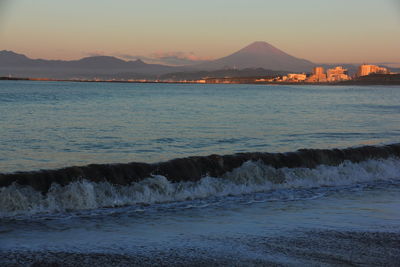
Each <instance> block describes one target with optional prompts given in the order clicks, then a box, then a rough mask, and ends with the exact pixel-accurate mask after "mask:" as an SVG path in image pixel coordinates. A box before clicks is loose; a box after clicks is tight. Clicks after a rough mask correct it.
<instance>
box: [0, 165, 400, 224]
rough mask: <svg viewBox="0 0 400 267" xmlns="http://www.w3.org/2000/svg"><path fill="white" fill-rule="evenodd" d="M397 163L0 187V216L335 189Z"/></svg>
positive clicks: (376, 177) (376, 176)
mask: <svg viewBox="0 0 400 267" xmlns="http://www.w3.org/2000/svg"><path fill="white" fill-rule="evenodd" d="M399 174H400V158H398V157H389V158H386V159H370V160H365V161H362V162H357V163H354V162H351V161H349V160H345V161H343V162H342V163H340V164H339V165H337V166H329V165H318V166H316V167H315V168H306V167H299V168H288V167H283V168H275V167H273V166H271V165H266V164H265V163H264V162H263V161H261V160H258V161H246V162H244V163H243V164H242V165H241V166H240V167H238V168H235V169H233V170H232V171H229V172H227V173H225V174H223V175H221V176H218V177H212V176H210V175H208V176H204V177H203V178H201V179H198V180H196V181H179V182H173V181H170V180H169V179H167V178H166V177H165V176H163V175H153V176H150V177H147V178H145V179H142V180H141V181H137V182H132V183H130V184H127V185H121V184H112V183H110V182H108V181H100V182H94V181H89V180H86V179H80V180H77V181H73V182H70V183H68V184H66V185H60V184H58V183H52V184H51V186H50V188H49V189H48V191H47V192H45V193H44V192H41V191H39V190H35V189H34V188H33V187H31V186H28V185H19V184H17V183H13V184H11V185H8V186H4V187H1V188H0V216H1V217H8V216H16V215H30V214H35V213H51V212H64V211H72V210H86V209H96V208H103V207H120V206H125V205H135V204H153V203H163V202H174V201H185V200H193V199H200V198H208V197H213V196H227V195H240V194H247V193H255V192H268V191H271V190H279V189H300V188H301V189H303V188H314V187H335V186H346V185H354V184H357V183H364V182H374V181H390V180H399V179H400V175H399Z"/></svg>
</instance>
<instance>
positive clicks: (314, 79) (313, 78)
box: [188, 64, 397, 83]
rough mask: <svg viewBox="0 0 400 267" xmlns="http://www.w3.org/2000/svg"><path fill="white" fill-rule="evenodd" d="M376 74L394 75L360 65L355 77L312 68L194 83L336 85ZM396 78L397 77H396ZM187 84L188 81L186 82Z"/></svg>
mask: <svg viewBox="0 0 400 267" xmlns="http://www.w3.org/2000/svg"><path fill="white" fill-rule="evenodd" d="M373 74H378V75H383V76H386V75H396V74H397V73H392V72H390V71H389V69H387V68H385V67H380V66H377V65H368V64H362V65H360V66H359V67H358V71H357V73H356V74H355V75H353V76H351V75H349V74H348V70H347V69H346V68H344V67H343V66H337V67H334V68H330V69H327V70H326V71H325V69H324V68H323V67H321V66H317V67H315V68H313V70H312V72H311V73H310V74H307V73H288V74H287V75H281V76H275V77H265V78H264V77H223V78H204V79H200V80H196V81H191V82H196V83H338V82H344V81H351V80H357V79H358V78H361V77H365V76H369V75H373ZM396 76H397V75H396ZM188 82H189V81H188Z"/></svg>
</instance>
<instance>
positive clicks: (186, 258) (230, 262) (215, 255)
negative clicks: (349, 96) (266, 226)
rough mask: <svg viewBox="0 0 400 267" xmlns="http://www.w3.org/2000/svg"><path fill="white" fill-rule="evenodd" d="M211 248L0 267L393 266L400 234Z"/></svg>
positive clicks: (301, 235) (264, 240) (39, 255)
mask: <svg viewBox="0 0 400 267" xmlns="http://www.w3.org/2000/svg"><path fill="white" fill-rule="evenodd" d="M204 238H205V239H207V242H208V243H210V244H213V246H212V247H208V248H207V247H200V246H191V245H190V243H188V245H185V246H184V247H179V248H177V247H170V248H168V249H166V248H165V247H164V248H163V249H161V250H160V249H157V248H151V247H146V248H144V250H141V251H138V252H137V253H135V252H134V253H130V254H118V253H112V254H108V253H76V252H57V251H39V252H37V251H1V252H0V264H1V265H2V266H188V265H190V266H298V265H303V266H304V265H307V266H399V264H400V233H398V232H349V231H343V232H341V231H333V230H318V231H293V232H291V233H284V235H282V236H273V237H260V236H242V237H237V238H230V239H229V240H227V239H218V238H213V237H210V236H206V237H204Z"/></svg>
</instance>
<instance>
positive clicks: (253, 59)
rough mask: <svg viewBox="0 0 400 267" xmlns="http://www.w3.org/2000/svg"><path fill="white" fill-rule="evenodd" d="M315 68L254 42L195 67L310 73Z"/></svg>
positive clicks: (274, 48) (270, 47)
mask: <svg viewBox="0 0 400 267" xmlns="http://www.w3.org/2000/svg"><path fill="white" fill-rule="evenodd" d="M314 66H316V64H314V63H313V62H311V61H308V60H305V59H300V58H296V57H294V56H291V55H289V54H287V53H285V52H283V51H282V50H279V49H278V48H276V47H274V46H272V45H270V44H269V43H267V42H254V43H252V44H250V45H248V46H246V47H245V48H243V49H241V50H239V51H237V52H235V53H233V54H231V55H229V56H226V57H223V58H220V59H216V60H213V61H209V62H207V63H202V64H199V65H196V66H195V67H196V68H198V69H206V70H210V69H211V70H215V69H221V68H237V69H243V68H264V69H270V70H279V71H295V72H310V71H311V69H312V68H313V67H314Z"/></svg>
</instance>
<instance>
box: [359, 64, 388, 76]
mask: <svg viewBox="0 0 400 267" xmlns="http://www.w3.org/2000/svg"><path fill="white" fill-rule="evenodd" d="M372 73H378V74H390V72H389V70H388V69H387V68H383V67H379V66H376V65H367V64H363V65H361V66H360V67H358V72H357V76H358V77H361V76H366V75H370V74H372Z"/></svg>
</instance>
